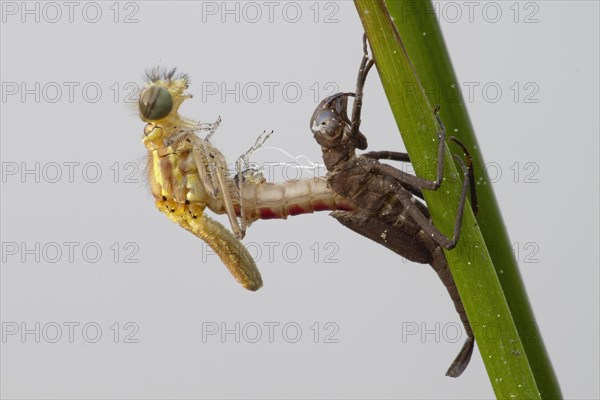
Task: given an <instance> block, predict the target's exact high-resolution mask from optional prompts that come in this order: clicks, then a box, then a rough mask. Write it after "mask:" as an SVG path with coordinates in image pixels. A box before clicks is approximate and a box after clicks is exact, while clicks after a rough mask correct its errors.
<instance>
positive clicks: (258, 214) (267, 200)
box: [236, 178, 356, 222]
mask: <svg viewBox="0 0 600 400" xmlns="http://www.w3.org/2000/svg"><path fill="white" fill-rule="evenodd" d="M242 195H243V199H244V210H245V217H246V219H247V220H248V221H249V222H252V221H255V220H257V219H274V218H281V219H286V218H287V217H288V215H299V214H309V213H313V212H315V211H328V210H330V211H334V210H341V211H352V210H354V209H355V208H356V206H355V205H354V203H352V202H351V201H349V200H347V199H345V198H343V197H341V196H339V195H337V194H336V193H335V192H334V191H333V190H331V189H330V188H328V187H327V181H326V180H325V179H324V178H308V179H301V180H297V181H291V182H286V183H260V184H245V185H244V186H243V191H242ZM236 213H237V214H238V215H239V214H240V213H239V205H238V206H237V207H236Z"/></svg>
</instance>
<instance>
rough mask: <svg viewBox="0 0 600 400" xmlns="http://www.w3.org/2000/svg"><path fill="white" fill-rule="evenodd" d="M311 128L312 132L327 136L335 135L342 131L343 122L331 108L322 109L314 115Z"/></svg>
mask: <svg viewBox="0 0 600 400" xmlns="http://www.w3.org/2000/svg"><path fill="white" fill-rule="evenodd" d="M311 129H312V131H313V133H314V134H317V133H320V134H322V135H327V136H329V137H336V136H338V135H339V134H341V133H342V130H343V124H342V123H341V121H340V119H339V117H338V115H337V114H336V113H334V112H333V111H331V110H324V111H322V112H320V113H318V114H317V115H316V116H315V118H314V119H313V123H312V124H311Z"/></svg>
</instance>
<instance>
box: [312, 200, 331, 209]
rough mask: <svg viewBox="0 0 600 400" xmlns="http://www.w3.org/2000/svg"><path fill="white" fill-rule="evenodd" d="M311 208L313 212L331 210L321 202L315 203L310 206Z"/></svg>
mask: <svg viewBox="0 0 600 400" xmlns="http://www.w3.org/2000/svg"><path fill="white" fill-rule="evenodd" d="M312 206H313V210H315V211H326V210H331V207H329V205H328V204H327V203H325V202H322V201H316V202H314V203H313V204H312Z"/></svg>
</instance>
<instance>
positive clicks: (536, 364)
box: [386, 0, 562, 399]
mask: <svg viewBox="0 0 600 400" xmlns="http://www.w3.org/2000/svg"><path fill="white" fill-rule="evenodd" d="M386 5H387V7H388V10H389V13H390V15H391V16H392V18H393V21H394V24H395V26H396V28H397V29H398V32H399V33H400V37H401V38H402V40H403V41H404V45H405V46H406V50H407V52H408V54H410V60H411V61H412V63H413V65H414V67H415V70H416V71H417V75H418V77H419V79H420V81H421V84H422V85H423V86H424V87H425V88H426V89H427V90H426V92H425V93H426V95H427V96H428V98H429V101H430V103H431V104H439V105H440V106H441V107H442V108H441V112H440V116H441V117H442V120H443V121H444V122H445V123H446V126H447V128H448V129H449V131H450V132H451V133H452V134H453V135H455V136H457V137H458V138H459V139H460V140H461V141H462V142H463V143H464V144H465V145H466V146H467V148H468V149H469V151H470V152H471V154H472V155H473V157H474V159H475V160H476V164H475V171H476V175H477V178H483V179H482V180H479V183H480V184H479V185H478V187H477V192H478V195H479V200H480V203H479V204H480V208H479V215H478V217H477V220H478V222H479V228H480V229H481V233H482V234H483V238H484V239H485V242H486V245H487V247H488V249H490V253H491V257H492V262H493V264H494V267H495V269H496V273H497V275H498V278H499V279H500V284H501V285H502V289H503V290H504V293H505V297H506V300H507V302H508V306H509V308H510V311H511V313H512V316H513V319H514V321H515V324H516V327H517V330H518V331H519V336H520V337H521V340H522V342H523V346H524V347H525V353H526V354H527V359H528V360H529V364H530V366H531V369H532V371H533V375H534V377H535V380H536V383H537V386H538V388H539V389H540V393H541V395H542V398H544V399H560V398H562V394H561V391H560V386H559V384H558V380H557V378H556V375H555V373H554V369H553V368H552V364H551V362H550V359H549V357H548V353H547V352H546V348H545V346H544V342H543V339H542V336H541V334H540V331H539V330H538V329H537V324H536V321H535V316H534V314H533V310H532V309H531V305H530V303H529V299H528V297H527V293H526V291H525V286H524V284H523V280H522V279H521V274H520V272H519V269H518V265H517V262H516V260H515V258H514V255H513V252H512V249H511V242H510V239H509V237H508V232H507V230H506V228H505V226H504V222H503V221H502V216H501V214H500V210H499V208H498V204H497V202H496V197H495V196H494V191H493V187H492V185H491V183H490V182H489V179H488V176H487V174H486V169H485V168H483V166H485V165H486V164H485V162H484V159H483V156H482V153H481V147H480V146H479V145H478V143H477V138H476V137H475V133H474V131H473V127H472V125H471V121H470V119H469V115H468V113H467V109H466V107H465V103H464V101H463V98H462V95H461V92H460V85H459V82H458V79H457V78H456V75H455V73H454V69H453V68H452V63H451V61H450V56H449V55H448V50H447V49H446V44H445V42H444V37H443V35H442V32H441V30H440V26H439V24H438V22H437V19H436V17H435V12H434V9H433V6H432V4H431V1H430V0H427V1H423V0H401V1H397V0H394V1H390V0H388V1H386Z"/></svg>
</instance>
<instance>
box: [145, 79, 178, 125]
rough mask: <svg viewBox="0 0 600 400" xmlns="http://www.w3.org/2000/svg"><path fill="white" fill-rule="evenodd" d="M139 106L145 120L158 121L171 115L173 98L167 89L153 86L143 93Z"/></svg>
mask: <svg viewBox="0 0 600 400" xmlns="http://www.w3.org/2000/svg"><path fill="white" fill-rule="evenodd" d="M138 105H139V108H140V113H141V114H142V116H143V117H144V118H146V119H148V120H151V121H156V120H159V119H162V118H164V117H166V116H167V115H169V113H170V112H171V110H172V109H173V97H172V96H171V93H169V91H168V90H167V89H165V88H163V87H160V86H157V85H152V86H150V87H149V88H147V89H145V90H144V91H143V92H142V95H141V96H140V100H139V102H138Z"/></svg>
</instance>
